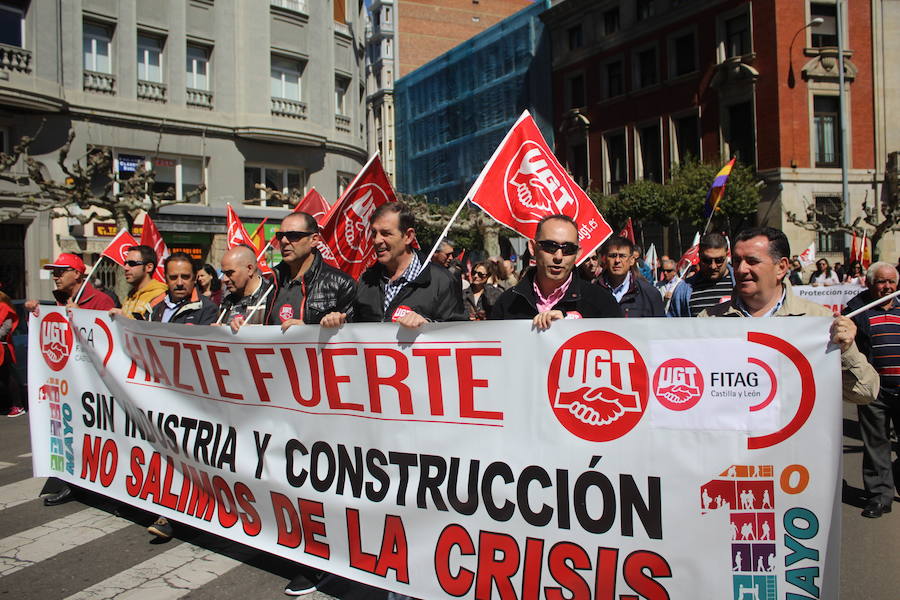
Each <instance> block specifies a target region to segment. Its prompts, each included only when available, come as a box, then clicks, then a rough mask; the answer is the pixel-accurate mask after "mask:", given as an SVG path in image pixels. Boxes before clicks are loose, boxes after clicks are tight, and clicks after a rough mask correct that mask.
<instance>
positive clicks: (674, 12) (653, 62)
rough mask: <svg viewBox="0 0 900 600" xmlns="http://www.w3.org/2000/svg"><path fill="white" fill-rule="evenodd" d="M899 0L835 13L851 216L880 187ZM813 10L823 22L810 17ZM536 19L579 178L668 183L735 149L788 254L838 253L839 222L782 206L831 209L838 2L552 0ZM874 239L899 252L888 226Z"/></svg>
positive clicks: (876, 197) (763, 218)
mask: <svg viewBox="0 0 900 600" xmlns="http://www.w3.org/2000/svg"><path fill="white" fill-rule="evenodd" d="M896 4H897V3H896V2H893V3H892V2H889V1H884V0H854V2H853V10H852V13H851V15H850V19H849V20H845V22H844V30H845V35H844V40H845V78H846V84H845V90H846V94H845V95H846V98H847V101H848V107H849V108H848V111H847V113H848V115H849V121H848V123H847V130H848V132H849V138H848V139H849V196H848V197H849V204H850V211H851V214H850V218H851V219H854V218H856V217H857V216H860V215H861V214H862V210H863V206H864V205H867V206H868V207H870V208H876V209H877V206H876V203H878V202H881V201H882V199H883V196H882V194H885V193H888V190H887V189H885V186H884V185H883V184H884V181H885V169H886V165H887V160H888V153H889V152H890V150H891V149H892V148H891V147H888V142H889V139H888V138H890V137H891V136H886V134H885V124H884V121H885V120H884V116H883V114H882V113H883V112H884V111H885V110H886V108H885V103H886V102H887V103H890V98H889V96H890V95H889V94H888V93H887V90H889V89H891V87H892V86H893V87H894V88H896V86H895V85H893V84H892V83H891V80H893V79H894V78H895V77H894V76H893V75H891V74H889V73H888V72H887V71H884V67H883V61H884V44H885V41H884V40H885V38H888V37H889V36H888V35H887V34H886V32H889V31H891V29H890V23H894V22H896V19H895V18H894V17H893V16H892V15H893V13H894V12H896V9H895V8H894V5H896ZM817 17H818V18H821V19H822V24H821V25H819V26H813V27H807V26H806V25H807V24H809V23H811V22H812V21H813V19H815V18H817ZM543 18H544V20H545V22H546V23H547V25H548V26H549V27H550V29H551V31H552V34H551V35H552V38H553V57H554V66H553V89H554V112H555V116H554V122H555V127H556V130H557V153H558V154H559V155H560V157H561V158H563V159H564V160H565V161H566V163H567V164H568V166H569V168H570V169H571V170H572V172H573V173H574V175H575V176H576V177H577V178H578V179H580V180H581V181H582V182H583V183H589V184H590V185H592V186H596V187H598V188H600V189H602V190H603V191H604V192H605V193H615V192H617V191H618V189H619V188H621V186H622V185H624V184H626V183H630V182H632V181H635V180H638V179H649V180H654V181H660V182H661V181H665V180H666V179H667V178H668V177H669V175H670V173H671V168H672V166H673V165H675V164H677V163H678V162H679V161H680V160H682V159H683V158H684V157H685V156H687V155H688V154H692V155H695V156H698V157H699V158H700V159H701V160H704V161H710V162H714V163H724V162H726V161H727V159H728V157H730V156H737V157H738V159H739V160H740V161H742V162H744V163H748V164H752V165H754V166H755V167H756V169H757V171H758V173H759V176H760V177H761V178H762V179H763V180H764V186H763V187H762V190H761V191H762V201H761V203H760V206H759V211H758V220H759V221H760V222H761V223H766V224H770V225H772V226H775V227H779V228H782V229H784V230H785V232H786V233H787V234H788V237H789V238H790V239H791V242H792V247H793V249H794V250H795V251H797V252H799V251H800V250H802V249H803V248H805V247H806V246H807V245H808V244H809V243H810V242H812V241H814V240H815V241H817V248H818V250H819V251H820V252H825V253H828V252H833V253H834V255H833V257H834V258H836V259H842V258H843V257H842V256H841V254H840V253H841V252H843V250H844V247H845V244H846V240H845V236H844V235H843V234H831V235H824V234H816V233H813V232H811V231H807V230H804V229H802V228H800V227H797V226H795V225H792V224H790V223H789V222H788V221H787V218H786V213H787V212H793V213H796V214H799V215H805V214H807V212H808V209H809V208H811V207H816V208H818V209H819V210H821V211H825V212H826V213H829V212H830V213H832V214H834V213H835V211H836V212H837V213H840V211H841V208H840V197H841V168H840V167H841V124H840V110H839V107H840V102H839V97H838V94H839V85H838V68H837V58H838V52H837V47H836V45H837V29H836V3H835V1H834V0H803V1H799V0H798V1H795V2H784V1H779V0H752V1H749V0H704V1H699V0H636V1H634V2H631V1H629V2H625V1H621V0H599V1H586V0H562V1H558V2H554V5H553V7H552V8H551V9H550V10H548V11H547V12H546V13H544V15H543ZM880 32H882V33H880ZM888 43H893V41H891V40H890V39H888ZM650 241H655V242H656V243H657V244H658V245H660V244H662V245H663V247H664V248H665V251H666V252H669V253H676V252H678V250H679V249H678V248H674V247H673V248H669V247H668V246H670V245H671V244H672V240H670V239H666V240H663V239H653V240H651V239H647V240H646V242H647V243H649V242H650ZM880 249H881V250H882V254H883V255H884V256H889V257H896V256H897V248H896V242H895V240H894V236H888V238H887V239H885V240H883V242H882V244H881V246H880ZM838 257H840V258H838ZM891 260H892V258H891Z"/></svg>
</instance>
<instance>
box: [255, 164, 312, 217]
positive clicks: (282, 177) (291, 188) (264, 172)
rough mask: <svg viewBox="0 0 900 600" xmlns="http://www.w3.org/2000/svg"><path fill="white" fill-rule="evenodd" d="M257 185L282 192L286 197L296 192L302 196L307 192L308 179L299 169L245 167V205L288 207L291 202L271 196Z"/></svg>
mask: <svg viewBox="0 0 900 600" xmlns="http://www.w3.org/2000/svg"><path fill="white" fill-rule="evenodd" d="M257 184H262V185H265V187H266V188H268V189H270V190H274V191H276V192H280V193H281V194H284V195H285V196H288V195H290V194H291V193H292V192H294V193H295V194H296V195H300V196H302V195H303V194H304V193H305V192H306V177H305V174H304V172H303V171H300V170H298V169H285V168H283V167H258V166H244V203H245V204H259V205H260V206H266V207H270V208H272V207H274V208H278V207H286V208H289V204H290V203H289V202H287V201H286V199H285V200H284V201H282V200H279V199H277V198H276V197H275V196H274V195H269V194H267V193H266V190H264V189H258V188H257V187H256V186H257Z"/></svg>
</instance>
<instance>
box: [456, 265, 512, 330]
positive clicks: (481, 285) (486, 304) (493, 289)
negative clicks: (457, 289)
mask: <svg viewBox="0 0 900 600" xmlns="http://www.w3.org/2000/svg"><path fill="white" fill-rule="evenodd" d="M488 264H489V263H486V262H480V263H478V264H476V265H475V266H474V267H472V282H471V283H470V284H469V287H468V288H466V289H465V290H463V304H464V305H465V307H466V310H467V311H468V313H469V320H470V321H484V320H485V319H487V318H488V317H489V316H490V314H491V309H492V308H494V303H495V302H496V301H497V298H499V297H500V294H502V293H503V290H501V289H500V288H498V287H497V286H495V285H491V284H490V283H488V282H487V280H488V276H489V274H490V270H489V268H488Z"/></svg>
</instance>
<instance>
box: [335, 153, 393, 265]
mask: <svg viewBox="0 0 900 600" xmlns="http://www.w3.org/2000/svg"><path fill="white" fill-rule="evenodd" d="M396 199H397V198H396V196H395V195H394V189H393V188H392V187H391V183H390V181H388V178H387V174H386V173H385V172H384V169H383V168H382V166H381V160H380V159H379V158H378V155H377V154H376V155H375V156H373V157H372V158H371V159H369V162H367V163H366V165H365V166H364V167H363V168H362V170H361V171H360V172H359V173H358V174H357V175H356V177H355V178H354V179H353V181H352V182H351V183H350V185H349V186H347V189H346V190H344V194H343V195H342V196H341V197H340V198H339V199H338V201H337V202H335V203H334V205H333V206H332V207H331V210H329V211H328V214H327V215H326V216H325V222H324V223H322V224H321V226H320V233H321V235H322V243H321V244H319V250H320V251H321V252H322V257H323V258H324V259H325V260H326V261H327V262H329V263H330V264H332V265H333V266H335V267H337V268H338V269H340V270H342V271H344V272H345V273H347V274H348V275H350V277H352V278H354V279H359V276H360V275H362V272H363V271H365V270H366V269H367V268H368V267H369V266H370V265H372V263H374V262H375V254H374V252H373V251H372V237H371V235H370V230H371V227H370V225H369V219H370V218H371V216H372V213H373V212H375V209H376V208H378V207H379V206H381V205H382V204H386V203H388V202H395V201H396Z"/></svg>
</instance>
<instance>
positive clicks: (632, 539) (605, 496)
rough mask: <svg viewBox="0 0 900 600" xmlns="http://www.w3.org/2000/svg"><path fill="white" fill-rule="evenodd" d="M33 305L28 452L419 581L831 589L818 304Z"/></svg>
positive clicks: (836, 399)
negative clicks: (135, 313) (190, 311)
mask: <svg viewBox="0 0 900 600" xmlns="http://www.w3.org/2000/svg"><path fill="white" fill-rule="evenodd" d="M41 310H42V313H41V315H40V317H38V318H33V321H32V327H30V331H29V334H30V340H29V351H30V356H29V390H30V393H31V395H32V397H31V398H30V403H31V437H32V442H33V446H34V447H33V457H34V458H33V460H34V471H35V474H36V475H39V476H51V475H52V476H56V477H60V478H62V479H64V480H66V481H69V482H71V483H73V484H75V485H78V486H81V487H84V488H88V489H91V490H94V491H96V492H99V493H101V494H104V495H106V496H110V497H112V498H116V499H118V500H121V501H123V502H126V503H129V504H132V505H135V506H138V507H141V508H144V509H146V510H148V511H150V512H151V513H154V514H160V515H163V516H166V517H168V518H170V519H172V520H174V521H176V522H180V523H184V524H187V525H190V526H193V527H197V528H200V529H203V530H206V531H210V532H213V533H215V534H218V535H221V536H224V537H227V538H229V539H232V540H235V541H237V542H240V543H243V544H246V545H249V546H252V547H255V548H259V549H262V550H265V551H268V552H272V553H275V554H278V555H280V556H283V557H286V558H288V559H290V560H294V561H296V562H299V563H304V564H308V565H311V566H314V567H317V568H320V569H322V570H324V571H327V572H330V573H335V574H337V575H340V576H343V577H347V578H350V579H354V580H358V581H361V582H364V583H367V584H371V585H374V586H378V587H382V588H386V589H390V590H395V591H397V592H400V593H403V594H406V595H409V596H413V597H417V598H429V599H431V598H456V597H466V598H490V597H493V598H504V599H507V598H522V599H531V598H547V599H561V598H597V599H602V600H612V599H619V598H648V599H653V600H656V599H663V598H700V597H702V598H722V599H726V598H727V599H732V600H748V599H751V598H752V599H757V598H758V599H775V598H836V597H837V593H838V592H837V590H838V581H837V577H838V573H839V568H838V559H839V545H838V544H839V540H840V530H839V516H840V513H839V511H835V507H836V503H837V502H839V499H840V482H841V474H840V452H841V398H840V389H841V382H840V364H839V350H838V349H837V348H835V347H832V346H829V345H828V343H827V339H828V333H827V332H828V327H829V325H830V320H829V319H826V318H785V319H608V320H607V319H585V320H573V321H557V322H555V323H554V324H553V326H552V327H551V329H550V330H549V331H546V332H542V333H538V332H536V331H534V330H532V329H531V324H530V322H528V321H507V322H478V323H475V322H472V323H468V322H467V323H454V324H449V323H448V324H434V325H427V326H425V327H424V328H423V329H422V331H419V332H410V331H407V330H403V329H401V328H398V327H395V326H392V325H387V324H357V325H346V326H344V327H342V328H340V329H335V330H329V329H324V328H319V327H316V326H305V327H292V328H290V329H289V330H288V331H287V332H286V333H282V332H281V331H280V329H279V328H277V327H263V326H256V327H246V328H244V329H242V330H241V331H240V332H239V333H238V334H237V335H235V334H232V333H231V331H230V330H229V329H227V328H220V327H191V326H184V325H166V324H159V323H145V322H138V321H130V320H124V319H115V320H112V319H110V318H109V317H107V316H106V315H105V314H104V313H100V312H96V311H88V310H77V309H76V310H74V311H71V312H69V313H66V312H64V310H63V309H57V308H50V309H48V308H47V307H41ZM836 523H837V524H836Z"/></svg>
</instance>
